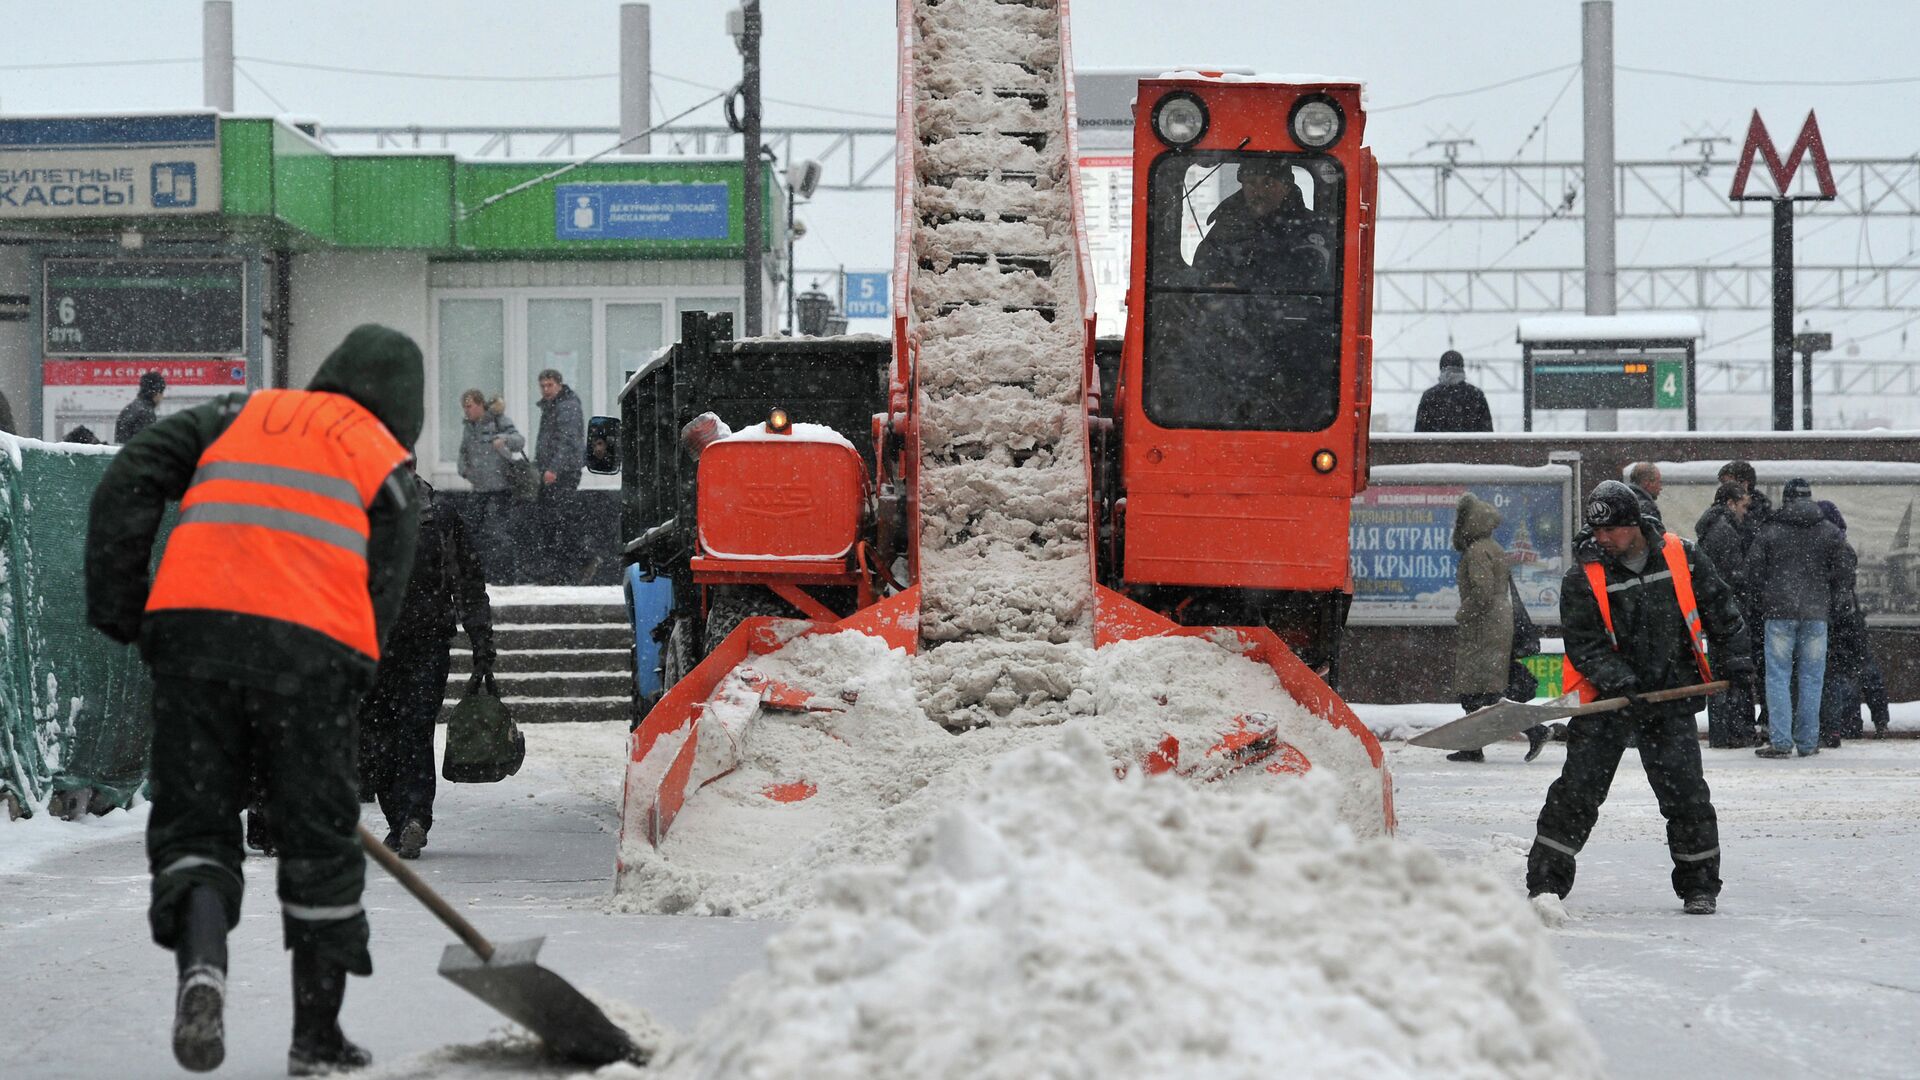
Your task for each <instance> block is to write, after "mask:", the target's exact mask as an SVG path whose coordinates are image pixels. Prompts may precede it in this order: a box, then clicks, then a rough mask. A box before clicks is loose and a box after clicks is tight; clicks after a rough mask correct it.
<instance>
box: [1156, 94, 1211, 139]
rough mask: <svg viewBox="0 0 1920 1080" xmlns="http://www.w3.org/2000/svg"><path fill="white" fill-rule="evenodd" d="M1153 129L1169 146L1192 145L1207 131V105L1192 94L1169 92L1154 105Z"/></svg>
mask: <svg viewBox="0 0 1920 1080" xmlns="http://www.w3.org/2000/svg"><path fill="white" fill-rule="evenodd" d="M1153 131H1154V134H1156V135H1158V136H1160V140H1161V141H1162V142H1164V143H1166V144H1167V145H1168V146H1173V147H1178V148H1180V149H1185V148H1186V147H1189V146H1192V145H1193V144H1194V143H1197V142H1199V141H1200V136H1202V135H1205V134H1206V133H1207V107H1206V106H1205V105H1204V104H1202V103H1201V101H1200V99H1199V98H1197V97H1195V96H1194V95H1192V94H1187V93H1173V94H1168V95H1167V96H1166V97H1163V98H1161V99H1160V104H1158V105H1155V106H1154V107H1153Z"/></svg>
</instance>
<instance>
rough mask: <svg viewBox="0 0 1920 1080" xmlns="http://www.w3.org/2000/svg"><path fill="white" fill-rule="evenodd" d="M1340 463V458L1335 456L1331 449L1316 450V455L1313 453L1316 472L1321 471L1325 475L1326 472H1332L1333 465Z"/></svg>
mask: <svg viewBox="0 0 1920 1080" xmlns="http://www.w3.org/2000/svg"><path fill="white" fill-rule="evenodd" d="M1338 464H1340V459H1339V458H1338V457H1336V456H1334V453H1333V451H1331V450H1316V451H1314V455H1313V471H1314V472H1317V473H1321V474H1323V475H1324V474H1326V473H1330V472H1332V471H1333V467H1334V466H1335V465H1338Z"/></svg>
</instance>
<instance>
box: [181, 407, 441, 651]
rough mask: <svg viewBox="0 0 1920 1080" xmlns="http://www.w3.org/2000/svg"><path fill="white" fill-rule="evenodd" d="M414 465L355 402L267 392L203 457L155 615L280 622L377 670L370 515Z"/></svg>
mask: <svg viewBox="0 0 1920 1080" xmlns="http://www.w3.org/2000/svg"><path fill="white" fill-rule="evenodd" d="M406 460H407V450H406V447H404V446H401V445H400V443H399V441H398V440H396V439H395V438H394V437H393V436H392V435H391V434H390V433H389V432H388V431H387V429H386V428H385V426H383V425H382V424H381V423H380V421H379V419H378V418H377V417H375V416H374V415H373V413H371V412H369V411H367V410H366V409H365V408H364V407H362V406H361V405H360V404H359V403H357V402H355V401H354V400H353V399H351V398H349V397H346V396H344V395H341V394H329V393H321V392H317V391H309V390H262V391H259V392H258V393H256V394H254V395H253V396H252V397H250V398H248V399H247V402H246V404H245V406H243V407H242V408H241V409H240V411H239V413H238V415H236V416H235V417H234V419H233V422H232V423H231V424H230V425H228V427H227V430H226V431H225V432H224V433H222V434H221V436H220V437H219V438H218V439H215V440H214V441H213V445H211V446H209V447H207V449H206V452H205V453H203V454H202V455H201V456H200V463H199V466H198V468H197V469H196V470H195V471H194V475H193V482H192V483H191V484H190V485H189V486H188V488H187V493H186V496H185V497H184V498H182V499H181V500H180V522H179V524H178V525H176V526H175V527H174V530H173V534H172V536H171V537H170V538H169V539H168V541H167V547H166V552H165V554H164V555H162V556H161V559H160V570H159V573H157V574H155V575H154V580H153V590H152V592H151V593H150V594H149V595H148V597H147V610H148V611H180V610H201V611H226V612H235V613H238V614H243V615H256V616H261V617H264V618H269V619H278V620H280V621H282V622H288V623H293V624H295V625H299V626H304V627H307V628H309V629H312V630H316V631H319V632H320V633H322V634H325V635H327V636H328V637H330V638H332V639H333V640H335V641H338V642H340V643H341V644H342V645H345V646H347V647H348V648H351V649H353V650H354V651H356V652H359V653H362V654H364V655H366V656H367V657H369V658H371V659H374V660H378V659H379V658H380V639H379V636H378V634H377V632H376V631H375V628H374V618H373V598H372V596H371V594H370V593H369V592H368V590H367V575H368V568H367V535H368V531H369V524H368V519H367V509H368V507H370V506H372V505H373V500H374V499H375V497H377V496H378V495H379V493H380V486H381V485H382V484H383V483H385V481H386V479H387V477H388V476H390V475H391V474H392V473H393V470H394V469H396V468H398V467H399V466H400V465H401V464H402V463H403V462H405V461H406Z"/></svg>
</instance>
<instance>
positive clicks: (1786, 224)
mask: <svg viewBox="0 0 1920 1080" xmlns="http://www.w3.org/2000/svg"><path fill="white" fill-rule="evenodd" d="M1808 426H1809V427H1811V426H1812V425H1811V423H1809V425H1808ZM1773 430H1775V431H1792V430H1793V200H1791V199H1775V200H1773Z"/></svg>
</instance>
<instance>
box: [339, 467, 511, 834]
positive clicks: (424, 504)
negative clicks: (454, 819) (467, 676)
mask: <svg viewBox="0 0 1920 1080" xmlns="http://www.w3.org/2000/svg"><path fill="white" fill-rule="evenodd" d="M417 482H418V484H419V498H420V540H419V543H418V544H417V545H416V546H415V548H414V557H413V576H412V577H411V578H409V579H408V581H407V597H406V602H405V603H404V604H403V605H402V606H401V608H400V618H399V620H398V621H397V622H396V623H395V624H394V628H393V633H392V634H391V635H389V636H388V638H387V651H386V654H385V655H383V656H382V657H381V658H380V671H379V674H378V676H377V677H376V678H375V679H374V684H373V692H372V693H370V694H368V695H367V700H366V702H365V703H364V704H363V705H361V707H360V790H361V793H362V798H363V799H364V798H365V797H366V796H367V795H368V794H371V795H372V796H373V797H374V798H376V799H378V800H379V802H380V810H381V812H382V813H384V814H385V815H386V818H387V846H388V847H390V848H392V849H393V850H394V852H395V853H397V854H398V855H399V856H400V857H401V858H403V859H417V858H419V857H420V849H421V848H424V847H426V846H427V832H428V830H430V829H432V828H433V795H434V788H435V783H434V769H433V726H434V721H435V720H436V719H438V718H439V715H440V702H441V699H442V698H444V697H445V696H446V691H447V670H448V667H449V666H450V662H451V659H452V657H451V647H452V643H453V634H454V618H455V616H456V615H457V616H458V617H459V621H460V625H462V626H464V627H465V628H466V631H467V642H468V644H469V645H471V646H472V648H473V674H474V675H475V676H476V677H479V678H485V677H487V676H489V675H492V674H493V664H494V649H493V608H492V606H491V605H489V604H488V602H487V580H486V578H485V577H484V576H483V575H482V574H481V571H480V558H479V556H478V555H476V554H474V550H473V545H472V544H469V543H468V542H467V530H466V526H465V525H464V524H463V523H462V522H461V520H460V515H459V514H457V513H455V512H454V511H453V509H452V508H451V507H446V506H440V505H437V504H436V503H435V502H434V498H433V488H432V487H431V486H430V485H429V484H428V483H427V482H426V481H425V480H418V481H417Z"/></svg>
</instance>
